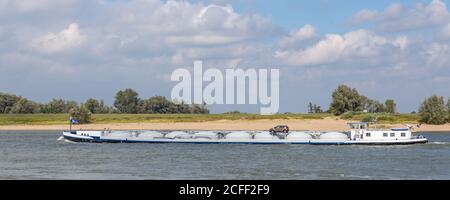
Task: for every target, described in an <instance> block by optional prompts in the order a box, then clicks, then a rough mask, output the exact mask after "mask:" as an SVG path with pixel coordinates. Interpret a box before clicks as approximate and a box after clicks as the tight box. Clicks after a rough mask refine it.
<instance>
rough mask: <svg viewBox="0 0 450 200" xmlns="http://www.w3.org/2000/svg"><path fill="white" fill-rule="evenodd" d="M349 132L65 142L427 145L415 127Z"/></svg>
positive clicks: (181, 134) (75, 133) (120, 135)
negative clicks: (413, 128)
mask: <svg viewBox="0 0 450 200" xmlns="http://www.w3.org/2000/svg"><path fill="white" fill-rule="evenodd" d="M348 125H349V127H350V131H348V132H333V131H331V132H320V131H289V132H282V133H277V132H273V131H109V130H103V131H84V130H71V131H64V132H63V137H64V140H65V141H70V142H92V143H195V144H311V145H407V144H418V143H427V142H428V139H427V138H425V137H423V136H421V135H417V136H414V135H413V133H412V131H411V129H412V128H411V127H410V126H407V127H406V128H393V129H384V130H378V129H369V124H368V123H366V122H352V123H348Z"/></svg>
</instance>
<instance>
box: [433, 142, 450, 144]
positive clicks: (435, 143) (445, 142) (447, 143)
mask: <svg viewBox="0 0 450 200" xmlns="http://www.w3.org/2000/svg"><path fill="white" fill-rule="evenodd" d="M430 144H440V145H449V144H450V142H430Z"/></svg>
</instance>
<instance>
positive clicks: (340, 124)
mask: <svg viewBox="0 0 450 200" xmlns="http://www.w3.org/2000/svg"><path fill="white" fill-rule="evenodd" d="M347 122H348V121H346V120H342V119H336V118H332V117H329V118H325V119H286V120H283V119H277V120H266V119H263V120H233V121H232V120H219V121H208V122H168V123H160V122H155V123H114V124H85V125H74V126H73V128H74V129H84V130H103V129H104V128H109V129H111V130H268V129H270V128H271V127H273V126H275V125H279V124H286V125H288V126H289V127H290V129H291V130H296V131H300V130H312V131H348V127H347ZM380 126H381V127H383V128H394V127H404V125H403V124H380ZM67 129H69V126H68V125H67V124H66V125H4V126H0V130H67ZM415 131H448V132H450V123H448V124H444V125H422V126H421V127H420V128H415Z"/></svg>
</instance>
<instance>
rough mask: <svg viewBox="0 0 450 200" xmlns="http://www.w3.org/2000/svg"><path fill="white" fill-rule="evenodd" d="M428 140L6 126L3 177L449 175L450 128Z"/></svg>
mask: <svg viewBox="0 0 450 200" xmlns="http://www.w3.org/2000/svg"><path fill="white" fill-rule="evenodd" d="M421 134H422V135H424V136H425V137H427V138H428V139H429V140H430V142H429V143H428V144H418V145H409V146H314V145H241V144H239V145H238V144H90V143H66V142H64V141H58V140H57V139H58V138H59V137H60V135H61V133H60V132H58V131H0V179H101V180H104V179H450V133H421Z"/></svg>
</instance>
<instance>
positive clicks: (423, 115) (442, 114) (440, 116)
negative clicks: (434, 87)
mask: <svg viewBox="0 0 450 200" xmlns="http://www.w3.org/2000/svg"><path fill="white" fill-rule="evenodd" d="M419 116H420V122H422V123H426V124H445V123H446V122H447V120H448V111H447V108H446V106H445V104H444V97H442V96H437V95H433V96H431V97H429V98H427V99H425V101H423V102H422V104H421V105H420V109H419Z"/></svg>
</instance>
